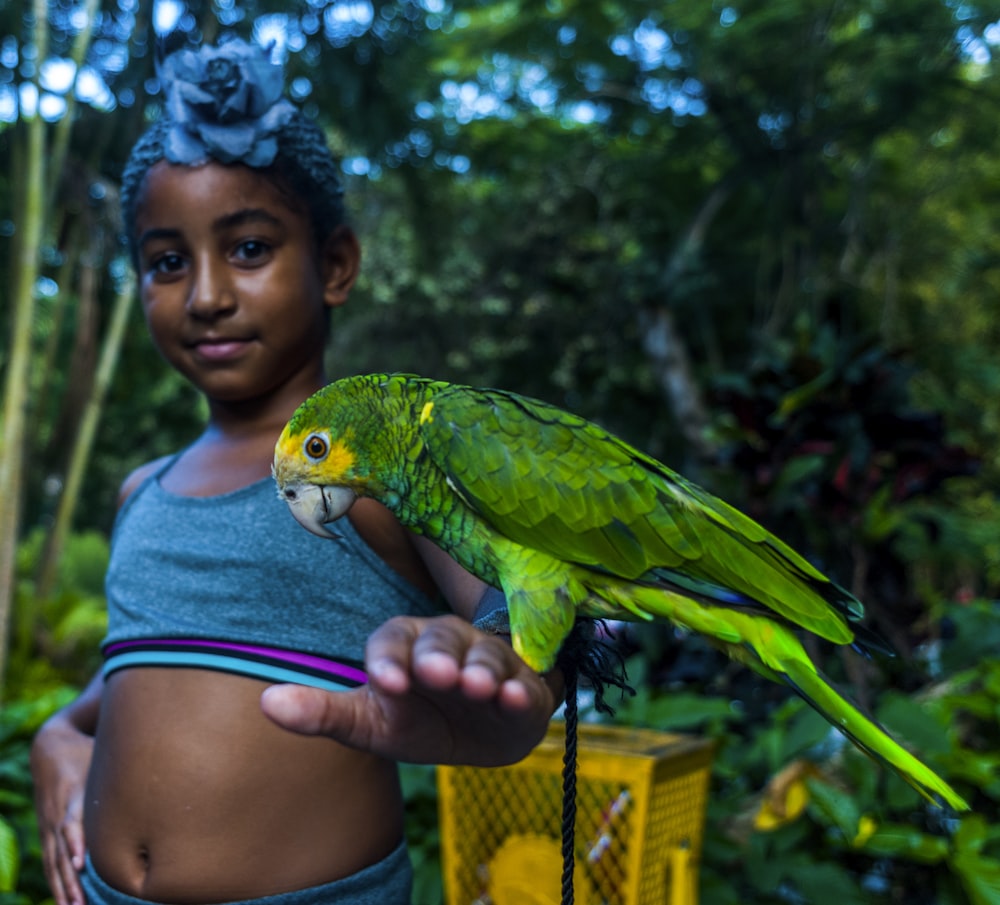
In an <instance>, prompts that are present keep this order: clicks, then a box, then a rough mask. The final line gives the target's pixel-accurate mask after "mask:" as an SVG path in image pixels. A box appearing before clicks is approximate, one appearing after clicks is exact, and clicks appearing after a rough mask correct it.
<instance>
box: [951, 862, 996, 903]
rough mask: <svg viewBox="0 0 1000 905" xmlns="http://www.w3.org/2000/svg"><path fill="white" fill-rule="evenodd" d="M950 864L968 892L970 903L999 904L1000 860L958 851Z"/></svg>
mask: <svg viewBox="0 0 1000 905" xmlns="http://www.w3.org/2000/svg"><path fill="white" fill-rule="evenodd" d="M951 866H952V868H953V870H954V871H955V873H956V874H958V877H959V879H960V880H961V881H962V886H963V887H965V891H966V892H967V893H968V894H969V901H970V903H971V905H1000V861H997V860H996V859H994V858H985V857H983V856H981V855H977V854H973V853H971V852H959V853H958V854H957V855H955V857H954V858H952V859H951Z"/></svg>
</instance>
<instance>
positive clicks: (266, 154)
mask: <svg viewBox="0 0 1000 905" xmlns="http://www.w3.org/2000/svg"><path fill="white" fill-rule="evenodd" d="M158 75H159V79H160V83H161V84H162V85H163V86H164V88H165V90H166V94H167V111H166V112H167V119H168V120H169V123H170V127H169V131H168V134H167V136H166V141H165V145H164V154H165V156H166V158H167V159H168V160H170V161H171V162H173V163H181V164H186V165H192V164H198V163H204V162H205V161H206V160H207V159H208V158H210V157H211V158H212V159H213V160H217V161H219V162H220V163H236V162H238V163H244V164H246V165H247V166H251V167H266V166H268V165H269V164H270V163H272V162H273V161H274V157H275V155H276V154H277V153H278V141H277V138H276V135H277V133H278V131H279V130H280V129H281V128H282V127H283V126H285V125H286V124H287V122H288V121H289V119H291V117H292V115H293V113H294V112H295V107H293V106H292V104H291V103H290V102H289V101H288V100H287V99H285V98H284V97H282V91H283V89H284V71H283V67H282V66H281V65H280V64H276V63H272V62H271V61H270V59H269V58H268V55H267V53H266V52H265V51H264V50H262V49H261V48H259V47H254V46H253V45H251V44H248V43H247V42H246V41H243V40H240V39H235V40H231V41H227V42H226V43H225V44H222V45H220V46H219V47H207V46H206V47H201V48H200V49H198V50H179V51H177V52H176V53H172V54H171V55H170V56H169V57H167V58H166V59H165V60H164V61H163V63H162V64H161V65H160V67H159V70H158Z"/></svg>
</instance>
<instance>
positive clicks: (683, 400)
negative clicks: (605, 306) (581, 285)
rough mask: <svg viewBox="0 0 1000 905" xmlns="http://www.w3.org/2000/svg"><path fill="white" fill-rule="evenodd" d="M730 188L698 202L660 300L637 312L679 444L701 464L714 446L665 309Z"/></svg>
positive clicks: (720, 186)
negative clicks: (682, 442)
mask: <svg viewBox="0 0 1000 905" xmlns="http://www.w3.org/2000/svg"><path fill="white" fill-rule="evenodd" d="M731 190H732V189H731V180H728V179H727V180H724V181H722V182H719V183H717V184H716V186H715V188H714V189H713V190H712V191H711V192H710V193H709V194H708V196H707V197H706V198H705V200H704V201H703V202H702V204H701V207H699V209H698V210H697V211H696V212H695V215H694V217H692V218H691V222H690V223H689V224H688V225H687V228H686V229H685V230H684V232H683V233H682V234H681V236H680V238H679V239H678V240H677V244H676V245H675V247H674V250H673V253H672V254H671V255H670V259H669V260H668V261H667V265H666V267H664V269H663V276H662V278H661V280H660V284H661V286H662V287H663V295H664V299H663V302H662V303H661V304H660V305H658V306H656V307H655V308H648V309H645V310H644V311H642V312H641V314H640V327H641V330H642V345H643V350H644V351H645V353H646V357H647V358H648V359H649V361H650V363H651V365H652V367H653V372H654V374H655V375H656V378H657V381H658V383H659V384H660V387H661V389H662V390H663V394H664V395H665V396H666V397H667V400H668V401H669V403H670V405H671V407H672V409H673V411H674V416H675V417H676V418H677V423H678V425H679V426H680V429H681V433H682V434H683V436H684V440H685V442H686V443H687V444H688V447H689V448H690V449H691V450H692V451H693V452H694V454H695V456H696V457H697V458H698V459H699V460H701V461H706V460H708V459H710V458H711V457H712V455H713V454H714V452H715V448H714V445H713V444H712V442H711V440H710V439H709V436H708V430H707V428H708V415H707V413H706V411H705V405H704V402H703V401H702V397H701V389H700V387H699V386H698V382H697V381H696V380H695V378H694V375H693V373H692V371H691V359H690V356H689V355H688V351H687V343H686V342H685V341H684V339H683V337H682V336H681V334H680V332H679V331H678V330H677V327H676V325H675V321H674V316H673V313H672V312H671V310H670V296H671V294H672V291H673V286H674V284H675V283H676V281H677V280H678V278H679V277H680V276H681V275H682V274H683V273H684V271H685V270H687V268H688V267H689V266H690V263H691V261H692V259H693V258H695V257H696V256H697V255H698V253H699V251H700V250H701V246H702V245H703V244H704V241H705V234H706V233H707V232H708V228H709V226H710V225H711V223H712V220H713V219H715V216H716V214H717V213H718V212H719V209H720V208H721V207H722V205H723V203H724V202H725V200H726V198H728V197H729V193H730V191H731Z"/></svg>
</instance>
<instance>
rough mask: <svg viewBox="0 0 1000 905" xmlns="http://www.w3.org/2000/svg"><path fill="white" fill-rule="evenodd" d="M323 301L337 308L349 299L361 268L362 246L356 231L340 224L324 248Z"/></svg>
mask: <svg viewBox="0 0 1000 905" xmlns="http://www.w3.org/2000/svg"><path fill="white" fill-rule="evenodd" d="M322 264H323V301H324V302H325V303H326V305H328V306H329V307H330V308H336V307H337V306H338V305H343V304H344V302H346V301H347V297H348V296H349V295H350V293H351V288H352V287H353V286H354V283H355V281H356V280H357V278H358V273H359V272H360V270H361V246H360V244H359V243H358V237H357V236H355V235H354V231H353V230H352V229H350V227H347V226H338V227H337V228H336V229H335V230H334V231H333V233H331V235H330V237H329V239H327V241H326V245H325V247H324V248H323V255H322Z"/></svg>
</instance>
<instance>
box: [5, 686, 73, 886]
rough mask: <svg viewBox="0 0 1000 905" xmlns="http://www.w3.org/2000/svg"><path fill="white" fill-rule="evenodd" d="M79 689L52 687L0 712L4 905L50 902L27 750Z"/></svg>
mask: <svg viewBox="0 0 1000 905" xmlns="http://www.w3.org/2000/svg"><path fill="white" fill-rule="evenodd" d="M75 695H76V691H75V690H74V689H73V688H71V687H68V686H61V687H54V688H53V689H51V690H49V691H46V692H43V693H38V692H32V693H30V694H26V695H25V696H24V697H22V698H20V699H13V700H9V701H8V703H6V704H5V705H4V708H3V711H2V712H0V905H37V903H45V902H50V901H51V898H50V895H49V890H48V886H47V884H46V882H45V876H44V874H43V872H42V855H41V848H40V844H39V839H38V828H37V823H36V820H35V813H34V809H33V804H32V786H31V773H30V770H29V764H28V759H29V750H30V745H31V739H32V737H33V736H34V734H35V732H36V731H37V730H38V728H39V727H40V726H41V724H42V723H43V722H44V721H45V720H46V719H47V718H48V717H49V715H51V714H52V713H53V712H55V711H56V710H58V709H59V708H60V707H62V706H64V705H65V704H67V703H68V702H69V701H70V700H71V699H72V698H73V697H75Z"/></svg>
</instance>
